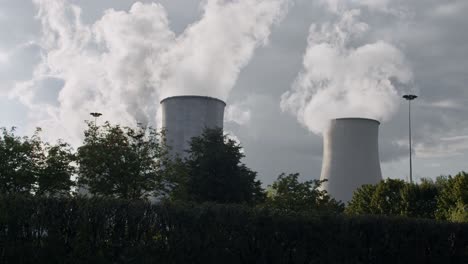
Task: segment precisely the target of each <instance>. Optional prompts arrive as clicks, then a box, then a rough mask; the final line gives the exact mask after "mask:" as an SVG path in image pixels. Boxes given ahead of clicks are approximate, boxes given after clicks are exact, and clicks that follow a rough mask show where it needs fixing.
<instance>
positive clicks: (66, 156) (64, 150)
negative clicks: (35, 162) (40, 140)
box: [36, 141, 76, 196]
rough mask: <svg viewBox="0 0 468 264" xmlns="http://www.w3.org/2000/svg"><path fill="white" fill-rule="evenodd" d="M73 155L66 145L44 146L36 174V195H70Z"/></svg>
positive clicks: (73, 169)
mask: <svg viewBox="0 0 468 264" xmlns="http://www.w3.org/2000/svg"><path fill="white" fill-rule="evenodd" d="M74 161H75V154H74V153H73V149H72V148H71V146H70V145H69V144H68V143H65V142H63V141H59V142H58V143H57V144H56V145H50V144H45V147H44V155H43V161H42V162H41V170H40V173H39V174H38V189H37V192H36V194H37V195H59V196H63V195H70V189H71V187H72V186H73V185H74V182H73V181H72V176H73V174H74V173H75V171H76V168H75V166H73V162H74Z"/></svg>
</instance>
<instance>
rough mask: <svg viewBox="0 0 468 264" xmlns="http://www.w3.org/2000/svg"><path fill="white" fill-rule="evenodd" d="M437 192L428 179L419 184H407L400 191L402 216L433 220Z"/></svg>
mask: <svg viewBox="0 0 468 264" xmlns="http://www.w3.org/2000/svg"><path fill="white" fill-rule="evenodd" d="M438 194H439V190H438V188H437V186H436V185H435V184H434V183H433V182H432V181H431V180H429V179H422V180H421V183H419V184H408V183H406V185H405V187H404V188H403V189H402V190H401V199H402V203H403V208H402V215H405V216H409V217H422V218H431V219H434V218H435V213H436V210H437V196H438Z"/></svg>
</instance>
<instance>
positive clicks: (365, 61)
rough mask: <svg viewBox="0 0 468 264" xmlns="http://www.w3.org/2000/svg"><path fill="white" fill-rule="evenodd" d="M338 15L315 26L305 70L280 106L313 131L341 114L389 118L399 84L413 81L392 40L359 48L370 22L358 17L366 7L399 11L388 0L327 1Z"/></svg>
mask: <svg viewBox="0 0 468 264" xmlns="http://www.w3.org/2000/svg"><path fill="white" fill-rule="evenodd" d="M322 2H325V4H326V5H327V6H328V8H329V10H330V11H331V12H332V13H333V14H334V15H335V16H336V17H337V18H338V19H337V21H336V22H335V23H325V24H322V25H316V24H313V25H312V26H311V27H310V32H309V37H308V47H307V51H306V53H305V55H304V58H303V70H302V71H301V73H300V74H299V75H298V77H297V78H296V81H295V83H294V84H293V85H292V88H291V90H290V91H288V92H286V93H284V94H283V96H282V98H281V108H282V110H283V111H288V112H290V113H292V114H294V115H296V116H297V119H298V120H299V122H300V123H302V124H303V125H305V126H306V127H307V128H308V129H309V130H310V131H312V132H314V133H317V134H319V133H321V132H322V131H324V129H326V128H327V124H328V121H329V120H330V119H332V118H340V117H363V118H372V119H378V120H382V121H385V120H388V119H389V118H390V117H391V116H392V114H393V113H394V112H395V111H396V110H397V108H398V106H399V101H400V100H401V99H400V97H399V87H400V86H406V85H408V84H410V83H411V81H412V72H411V69H410V67H409V66H408V63H407V61H406V60H405V56H404V55H403V54H402V52H401V51H400V50H399V49H398V48H396V47H395V46H393V45H392V44H390V43H387V42H384V41H380V40H379V41H376V42H373V43H367V44H364V45H360V46H358V47H353V44H354V45H355V43H359V41H360V40H361V38H362V37H363V36H364V35H365V33H366V32H368V31H369V30H370V26H369V25H368V24H366V23H364V22H361V21H359V18H360V16H361V12H362V10H361V9H362V8H364V7H365V8H367V10H370V11H377V12H388V13H396V12H395V10H392V9H390V8H388V6H387V4H388V1H386V0H380V1H357V0H356V1H345V0H327V1H322Z"/></svg>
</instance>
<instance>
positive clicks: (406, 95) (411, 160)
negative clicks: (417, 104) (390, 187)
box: [403, 94, 418, 183]
mask: <svg viewBox="0 0 468 264" xmlns="http://www.w3.org/2000/svg"><path fill="white" fill-rule="evenodd" d="M403 98H404V99H406V100H408V128H409V129H408V130H409V133H408V137H409V170H410V183H413V151H412V146H411V101H413V100H414V99H416V98H418V96H416V95H414V94H405V95H403Z"/></svg>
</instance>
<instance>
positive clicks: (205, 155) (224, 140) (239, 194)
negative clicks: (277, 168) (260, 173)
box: [184, 129, 265, 204]
mask: <svg viewBox="0 0 468 264" xmlns="http://www.w3.org/2000/svg"><path fill="white" fill-rule="evenodd" d="M188 154H189V155H188V158H186V160H185V161H184V164H185V167H186V171H187V175H188V177H187V180H186V187H185V188H186V197H187V198H188V199H189V200H193V201H196V202H205V201H211V202H219V203H247V204H254V203H258V202H260V201H263V200H264V197H265V194H264V192H263V190H262V188H261V183H260V181H258V180H256V176H257V173H256V172H254V171H252V170H250V169H249V168H247V167H246V166H245V164H243V163H242V162H241V159H242V158H243V157H244V154H243V153H242V147H241V146H240V145H239V144H238V143H236V141H234V140H232V139H230V138H229V137H228V136H227V135H224V134H223V131H222V129H205V131H204V132H203V134H202V135H201V136H199V137H194V138H192V140H191V142H190V150H188Z"/></svg>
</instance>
